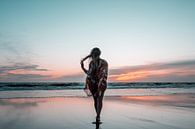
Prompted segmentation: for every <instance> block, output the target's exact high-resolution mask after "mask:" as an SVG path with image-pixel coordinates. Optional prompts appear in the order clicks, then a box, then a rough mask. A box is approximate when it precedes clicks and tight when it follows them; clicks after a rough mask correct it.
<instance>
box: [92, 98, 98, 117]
mask: <svg viewBox="0 0 195 129" xmlns="http://www.w3.org/2000/svg"><path fill="white" fill-rule="evenodd" d="M93 100H94V107H95V111H96V114H97V105H98V104H97V97H96V96H95V95H93Z"/></svg>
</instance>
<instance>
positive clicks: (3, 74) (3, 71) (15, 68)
mask: <svg viewBox="0 0 195 129" xmlns="http://www.w3.org/2000/svg"><path fill="white" fill-rule="evenodd" d="M47 71H48V69H43V68H39V66H38V65H35V64H24V63H15V64H13V65H9V66H0V81H43V80H45V79H48V78H49V77H50V75H45V74H43V72H47Z"/></svg>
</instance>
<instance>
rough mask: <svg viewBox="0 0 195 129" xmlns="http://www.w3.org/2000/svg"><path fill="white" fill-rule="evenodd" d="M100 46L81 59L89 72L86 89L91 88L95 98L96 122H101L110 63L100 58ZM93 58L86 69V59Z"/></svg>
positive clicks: (87, 72) (82, 65)
mask: <svg viewBox="0 0 195 129" xmlns="http://www.w3.org/2000/svg"><path fill="white" fill-rule="evenodd" d="M100 54H101V51H100V49H99V48H97V47H96V48H93V49H92V50H91V53H90V54H89V55H88V56H86V57H85V58H84V59H82V60H81V68H82V69H83V71H84V72H85V73H86V74H87V78H86V85H85V89H87V88H88V89H89V90H90V92H91V94H92V96H93V99H94V107H95V111H96V114H97V116H96V122H100V113H101V110H102V100H103V97H104V92H105V90H106V88H107V75H108V63H107V62H106V61H105V60H104V59H101V58H100ZM87 58H91V61H90V64H89V69H88V70H87V69H85V67H84V61H85V60H86V59H87Z"/></svg>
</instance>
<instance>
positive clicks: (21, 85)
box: [0, 82, 195, 91]
mask: <svg viewBox="0 0 195 129" xmlns="http://www.w3.org/2000/svg"><path fill="white" fill-rule="evenodd" d="M83 88H84V83H81V82H80V83H79V82H68V83H67V82H63V83H60V82H0V91H10V90H78V89H83ZM146 88H195V83H194V82H113V83H108V89H146Z"/></svg>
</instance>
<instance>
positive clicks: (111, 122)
mask: <svg viewBox="0 0 195 129" xmlns="http://www.w3.org/2000/svg"><path fill="white" fill-rule="evenodd" d="M101 118H102V122H103V123H102V124H101V125H100V128H101V129H194V127H195V94H173V95H158V96H123V97H105V98H104V107H103V110H102V117H101ZM94 120H95V111H94V109H93V100H92V98H86V97H51V98H10V99H0V128H1V129H93V128H94V129H95V128H96V125H95V124H92V122H93V121H94Z"/></svg>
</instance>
